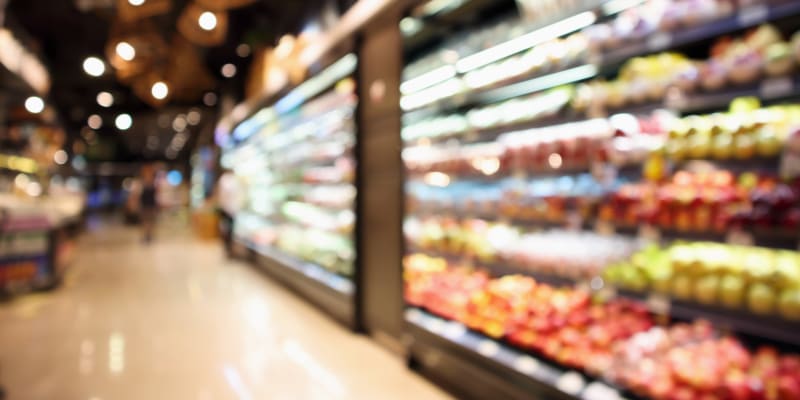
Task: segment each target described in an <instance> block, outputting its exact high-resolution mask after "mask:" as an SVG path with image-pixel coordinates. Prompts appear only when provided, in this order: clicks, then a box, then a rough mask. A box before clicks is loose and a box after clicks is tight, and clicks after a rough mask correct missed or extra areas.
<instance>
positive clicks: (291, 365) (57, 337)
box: [0, 221, 447, 400]
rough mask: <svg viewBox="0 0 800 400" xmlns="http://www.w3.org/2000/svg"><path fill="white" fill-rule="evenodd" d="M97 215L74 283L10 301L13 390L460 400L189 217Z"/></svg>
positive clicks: (8, 361) (6, 363)
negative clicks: (140, 227) (201, 230)
mask: <svg viewBox="0 0 800 400" xmlns="http://www.w3.org/2000/svg"><path fill="white" fill-rule="evenodd" d="M92 225H94V226H93V227H92V228H91V229H90V230H89V231H88V232H86V233H84V234H83V236H82V237H81V239H80V241H79V249H78V252H77V257H76V260H75V261H74V262H73V265H72V267H71V269H70V270H69V273H68V274H67V276H66V278H65V281H64V283H63V285H62V286H61V287H59V288H58V289H56V290H54V291H52V292H49V293H42V294H32V295H28V296H23V297H21V298H18V299H16V300H14V301H11V302H6V303H0V386H3V387H5V388H6V391H7V392H8V400H40V399H41V400H154V399H168V400H183V399H187V400H212V399H235V400H261V399H276V400H278V399H291V400H300V399H326V400H328V399H415V400H423V399H444V398H447V395H445V394H444V393H442V392H441V391H440V390H439V389H437V388H436V387H434V386H433V385H431V384H430V383H428V382H427V381H425V380H423V379H422V378H420V377H419V376H417V375H415V374H413V373H412V372H409V371H408V370H407V369H406V368H405V366H404V364H403V363H402V361H401V360H400V359H398V358H397V357H395V356H394V355H392V354H390V353H388V352H386V351H385V350H384V349H382V348H380V347H378V346H377V345H375V344H374V343H372V342H371V341H370V340H369V339H368V338H365V337H362V336H358V335H354V334H351V333H350V332H348V331H346V330H345V329H343V328H341V327H340V326H339V325H337V324H336V323H335V322H333V321H331V320H329V319H328V318H327V317H325V316H324V315H322V314H320V313H319V312H318V311H317V310H316V309H315V308H312V307H311V306H309V305H307V304H306V303H304V302H303V301H302V300H301V299H299V298H297V297H295V296H294V295H293V294H291V293H289V292H287V291H286V290H285V289H284V288H282V287H281V286H279V285H277V284H275V283H273V282H272V281H270V280H269V279H268V278H266V277H265V276H263V275H262V274H260V273H258V272H257V271H255V270H254V269H253V268H252V267H251V266H248V265H245V264H243V263H239V262H230V261H227V260H225V258H224V257H223V255H222V252H221V251H220V249H219V246H218V245H217V244H216V243H208V242H202V241H198V240H195V239H193V238H192V237H191V235H190V234H189V233H188V230H187V229H186V228H185V226H183V224H181V223H180V222H178V221H170V222H169V223H167V224H165V225H164V226H161V227H160V228H159V234H158V238H157V239H156V242H155V243H153V244H152V245H150V246H145V245H143V244H142V243H140V241H139V236H138V232H136V231H135V230H132V229H130V228H126V227H123V226H122V225H120V224H115V223H108V222H103V223H99V224H98V223H95V224H92Z"/></svg>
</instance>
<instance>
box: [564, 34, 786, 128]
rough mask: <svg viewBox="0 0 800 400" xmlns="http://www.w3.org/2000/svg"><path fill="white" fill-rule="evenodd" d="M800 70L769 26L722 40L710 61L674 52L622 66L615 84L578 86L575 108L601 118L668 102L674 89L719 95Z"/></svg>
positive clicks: (595, 83)
mask: <svg viewBox="0 0 800 400" xmlns="http://www.w3.org/2000/svg"><path fill="white" fill-rule="evenodd" d="M795 64H796V60H795V59H794V56H793V54H792V50H791V45H790V44H789V43H788V42H785V41H783V38H782V35H781V32H780V31H778V30H777V29H776V28H775V27H773V26H772V25H769V24H764V25H761V26H759V27H758V28H755V29H753V30H752V31H750V32H748V33H747V34H746V35H745V36H743V37H740V38H736V39H730V38H723V39H720V40H719V41H718V42H717V43H716V44H715V45H714V46H713V47H712V48H711V54H710V58H708V59H707V60H704V61H697V60H692V59H690V58H688V57H686V56H685V55H683V54H680V53H673V52H664V53H660V54H654V55H650V56H644V57H635V58H633V59H631V60H629V61H627V62H626V63H625V65H624V66H622V68H621V69H620V71H619V76H618V77H617V79H615V80H611V81H606V80H602V79H597V80H594V81H592V82H588V83H584V84H581V85H578V87H577V88H576V95H575V98H574V100H573V102H572V106H573V108H575V109H576V110H589V111H590V112H598V111H601V110H606V109H617V108H621V107H625V106H630V105H635V104H638V103H643V102H646V101H656V102H663V101H664V100H665V98H666V97H667V92H668V90H669V89H670V88H676V89H679V90H680V92H682V93H684V94H690V93H692V92H694V91H698V90H706V91H715V90H720V89H722V88H724V87H729V86H736V85H744V84H748V83H751V82H754V81H756V80H757V79H759V78H761V77H763V76H785V75H788V74H790V73H791V72H792V71H794V69H795Z"/></svg>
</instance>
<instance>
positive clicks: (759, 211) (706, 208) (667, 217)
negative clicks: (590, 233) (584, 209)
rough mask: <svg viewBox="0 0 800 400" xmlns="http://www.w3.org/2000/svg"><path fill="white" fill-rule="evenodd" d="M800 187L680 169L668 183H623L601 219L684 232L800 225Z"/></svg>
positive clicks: (745, 175)
mask: <svg viewBox="0 0 800 400" xmlns="http://www.w3.org/2000/svg"><path fill="white" fill-rule="evenodd" d="M798 201H800V187H798V184H797V182H789V183H784V182H782V181H781V180H779V179H777V178H775V177H773V176H769V175H762V176H759V175H758V174H756V173H753V172H745V173H742V174H740V175H739V176H738V177H737V176H735V175H734V174H732V173H731V172H728V171H719V170H717V171H707V172H695V173H692V172H688V171H678V172H677V173H675V175H673V176H672V178H671V179H670V180H668V181H665V182H657V183H656V182H641V183H635V184H627V185H623V186H621V187H620V188H619V190H618V191H617V192H616V193H614V194H613V195H612V196H611V197H610V199H609V202H607V203H605V204H603V205H601V206H600V211H599V212H598V218H600V219H602V220H607V221H612V222H614V223H615V224H617V225H623V226H624V225H628V226H634V225H638V224H642V223H646V224H650V225H653V226H658V227H661V228H666V229H673V230H677V231H682V232H690V231H691V232H725V231H727V230H729V229H732V228H740V229H742V228H744V229H755V228H781V229H784V230H788V231H793V230H796V229H797V228H798V227H800V203H798Z"/></svg>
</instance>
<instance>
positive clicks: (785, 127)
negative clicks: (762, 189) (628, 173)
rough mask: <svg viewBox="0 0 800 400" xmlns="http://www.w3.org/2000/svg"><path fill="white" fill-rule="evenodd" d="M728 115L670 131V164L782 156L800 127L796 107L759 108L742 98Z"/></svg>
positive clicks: (695, 119) (693, 120) (686, 122)
mask: <svg viewBox="0 0 800 400" xmlns="http://www.w3.org/2000/svg"><path fill="white" fill-rule="evenodd" d="M731 106H732V108H733V110H732V111H731V112H729V113H716V114H711V115H705V116H697V115H693V116H690V117H686V118H683V119H681V120H677V121H675V123H674V126H672V127H670V131H669V135H668V139H667V141H666V143H665V145H664V148H663V153H664V154H665V155H666V156H667V157H668V158H669V159H671V160H676V161H680V160H686V159H715V160H728V159H738V160H747V159H751V158H754V157H764V158H769V157H775V156H777V155H779V154H780V152H781V150H782V149H783V146H784V143H785V142H786V140H787V138H788V137H789V134H790V133H791V132H792V131H793V130H795V129H796V127H797V125H798V123H800V106H798V105H796V104H792V105H782V106H774V107H766V108H760V107H759V102H758V100H756V99H752V98H739V99H736V100H734V102H733V103H732V104H731Z"/></svg>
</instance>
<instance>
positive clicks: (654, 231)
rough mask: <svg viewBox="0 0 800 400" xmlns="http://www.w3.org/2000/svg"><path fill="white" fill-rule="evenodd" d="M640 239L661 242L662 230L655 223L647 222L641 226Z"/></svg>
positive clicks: (648, 241)
mask: <svg viewBox="0 0 800 400" xmlns="http://www.w3.org/2000/svg"><path fill="white" fill-rule="evenodd" d="M638 236H639V239H640V240H642V241H644V242H647V243H659V242H660V241H661V231H660V230H659V229H658V228H656V227H655V226H653V225H650V224H645V225H642V226H640V227H639V235H638Z"/></svg>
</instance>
